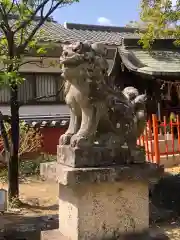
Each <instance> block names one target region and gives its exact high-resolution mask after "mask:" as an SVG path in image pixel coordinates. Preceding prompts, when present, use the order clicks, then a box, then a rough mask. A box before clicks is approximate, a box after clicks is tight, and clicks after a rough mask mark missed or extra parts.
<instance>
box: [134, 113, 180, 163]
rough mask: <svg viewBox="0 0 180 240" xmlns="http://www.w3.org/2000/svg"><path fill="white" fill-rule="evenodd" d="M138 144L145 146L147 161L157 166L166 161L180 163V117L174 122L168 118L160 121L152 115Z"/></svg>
mask: <svg viewBox="0 0 180 240" xmlns="http://www.w3.org/2000/svg"><path fill="white" fill-rule="evenodd" d="M137 144H138V145H140V146H144V148H145V152H146V160H147V161H150V162H154V163H157V164H164V161H170V160H171V161H172V160H173V161H174V162H177V160H179V163H180V117H179V115H177V116H176V119H175V120H174V121H172V120H171V121H170V120H168V119H167V118H166V117H164V118H163V121H161V122H160V121H158V119H157V116H156V115H152V119H150V120H149V121H148V122H147V124H146V128H145V130H144V133H143V134H142V136H141V137H140V138H139V139H138V141H137Z"/></svg>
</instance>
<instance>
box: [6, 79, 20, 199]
mask: <svg viewBox="0 0 180 240" xmlns="http://www.w3.org/2000/svg"><path fill="white" fill-rule="evenodd" d="M10 101H11V103H10V106H11V143H12V145H11V155H10V159H9V166H8V179H9V188H8V198H9V201H10V202H12V201H13V199H14V198H18V197H19V159H18V150H19V104H18V86H17V84H16V83H14V84H12V86H11V100H10Z"/></svg>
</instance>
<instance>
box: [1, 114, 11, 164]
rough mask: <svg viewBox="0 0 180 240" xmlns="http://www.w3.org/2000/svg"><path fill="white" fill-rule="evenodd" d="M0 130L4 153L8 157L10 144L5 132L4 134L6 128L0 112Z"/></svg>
mask: <svg viewBox="0 0 180 240" xmlns="http://www.w3.org/2000/svg"><path fill="white" fill-rule="evenodd" d="M0 130H1V135H2V138H3V142H4V149H5V151H6V154H8V155H9V154H10V144H9V141H8V135H7V132H6V128H5V126H4V121H3V114H2V112H1V111H0ZM8 155H6V157H7V158H8ZM7 160H8V159H7Z"/></svg>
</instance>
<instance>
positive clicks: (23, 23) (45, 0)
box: [14, 0, 49, 34]
mask: <svg viewBox="0 0 180 240" xmlns="http://www.w3.org/2000/svg"><path fill="white" fill-rule="evenodd" d="M48 1H49V0H44V1H43V2H42V3H41V4H39V6H38V7H37V8H36V10H35V11H34V13H33V14H32V15H31V17H30V18H29V19H28V20H26V21H24V22H22V24H20V26H19V27H18V28H17V29H16V30H15V31H14V34H15V33H17V32H18V31H19V30H20V29H23V28H25V27H26V26H27V25H28V24H29V23H30V22H31V21H32V20H33V19H34V17H35V16H36V15H37V13H38V12H39V10H40V9H41V8H43V7H44V5H46V4H47V3H48Z"/></svg>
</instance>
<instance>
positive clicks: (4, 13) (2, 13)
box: [0, 4, 11, 32]
mask: <svg viewBox="0 0 180 240" xmlns="http://www.w3.org/2000/svg"><path fill="white" fill-rule="evenodd" d="M0 6H1V17H2V20H3V22H4V23H5V26H6V28H7V30H8V31H9V32H11V28H10V26H9V22H8V15H7V12H6V9H5V8H4V5H3V4H0Z"/></svg>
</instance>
